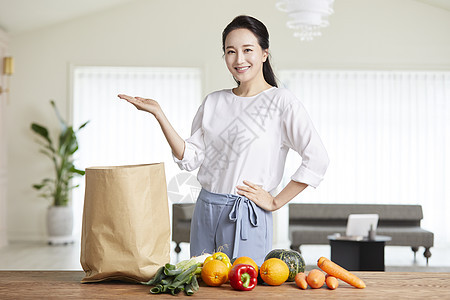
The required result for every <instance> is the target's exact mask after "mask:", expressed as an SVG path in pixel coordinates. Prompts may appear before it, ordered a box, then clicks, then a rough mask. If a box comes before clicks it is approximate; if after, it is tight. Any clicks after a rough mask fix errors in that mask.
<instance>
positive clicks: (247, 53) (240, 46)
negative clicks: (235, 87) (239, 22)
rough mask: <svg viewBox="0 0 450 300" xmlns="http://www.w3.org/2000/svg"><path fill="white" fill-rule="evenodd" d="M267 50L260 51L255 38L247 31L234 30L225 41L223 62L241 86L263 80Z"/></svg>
mask: <svg viewBox="0 0 450 300" xmlns="http://www.w3.org/2000/svg"><path fill="white" fill-rule="evenodd" d="M267 56H268V50H267V49H265V50H264V49H262V48H261V46H260V45H259V43H258V39H257V38H256V36H255V35H254V34H253V33H252V32H251V31H250V30H248V29H244V28H241V29H235V30H233V31H231V32H230V33H229V34H228V35H227V37H226V39H225V62H226V64H227V68H228V70H229V71H230V73H231V74H232V75H233V77H234V78H235V79H236V80H237V81H239V82H240V83H241V84H243V83H244V84H245V83H250V82H252V81H253V80H255V79H256V80H260V79H263V80H264V76H263V71H262V67H263V63H264V62H265V61H266V59H267Z"/></svg>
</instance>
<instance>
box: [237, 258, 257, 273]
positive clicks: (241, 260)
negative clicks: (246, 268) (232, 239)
mask: <svg viewBox="0 0 450 300" xmlns="http://www.w3.org/2000/svg"><path fill="white" fill-rule="evenodd" d="M238 264H246V265H251V266H252V267H253V268H255V270H256V272H257V273H258V265H257V264H256V263H255V261H254V260H253V259H251V258H250V257H248V256H241V257H238V258H236V260H235V261H234V263H233V266H232V267H234V266H235V265H238Z"/></svg>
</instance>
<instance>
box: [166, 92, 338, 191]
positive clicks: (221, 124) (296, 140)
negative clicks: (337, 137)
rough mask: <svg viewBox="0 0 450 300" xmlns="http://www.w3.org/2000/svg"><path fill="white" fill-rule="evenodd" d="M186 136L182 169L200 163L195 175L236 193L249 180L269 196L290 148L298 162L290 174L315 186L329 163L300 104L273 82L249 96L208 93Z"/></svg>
mask: <svg viewBox="0 0 450 300" xmlns="http://www.w3.org/2000/svg"><path fill="white" fill-rule="evenodd" d="M191 134H192V135H191V137H190V138H188V139H187V140H185V150H184V155H183V158H182V159H181V160H179V159H177V158H176V157H174V161H175V162H176V163H177V164H178V165H179V167H180V168H181V169H182V170H187V171H192V170H195V169H197V168H198V167H200V169H199V171H198V175H197V179H198V181H199V182H200V184H201V186H202V187H203V188H204V189H206V190H207V191H210V192H213V193H224V194H237V189H236V186H237V185H244V184H243V180H248V181H250V182H253V183H255V184H258V185H261V186H262V188H263V189H265V190H266V191H269V192H270V193H271V194H272V195H273V192H274V190H275V188H276V187H277V186H278V184H279V183H280V181H281V179H282V177H283V171H284V164H285V161H286V155H287V153H288V151H289V149H293V150H295V151H296V152H298V153H299V154H300V156H301V158H302V163H301V165H300V166H299V168H298V169H297V171H296V172H295V173H294V174H293V175H292V176H291V179H292V180H294V181H297V182H303V183H306V184H308V185H310V186H312V187H317V186H318V185H319V183H320V182H321V181H322V179H323V176H324V174H325V171H326V169H327V167H328V164H329V159H328V155H327V152H326V150H325V147H324V146H323V144H322V141H321V139H320V137H319V135H318V134H317V132H316V130H315V128H314V126H313V123H312V121H311V119H310V118H309V116H308V113H307V112H306V110H305V108H304V107H303V105H302V103H301V102H300V101H299V100H298V99H297V98H296V97H295V96H294V95H293V94H292V93H291V92H290V91H288V90H287V89H284V88H276V87H272V88H270V89H268V90H265V91H263V92H261V93H259V94H257V95H255V96H253V97H240V96H236V95H235V94H234V93H233V91H232V90H231V89H226V90H221V91H216V92H213V93H211V94H209V95H208V96H207V97H206V98H205V100H204V101H203V103H202V104H201V105H200V107H199V109H198V111H197V114H196V115H195V117H194V121H193V123H192V131H191Z"/></svg>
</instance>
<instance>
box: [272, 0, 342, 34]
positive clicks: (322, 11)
mask: <svg viewBox="0 0 450 300" xmlns="http://www.w3.org/2000/svg"><path fill="white" fill-rule="evenodd" d="M333 2H334V0H280V1H278V2H277V3H276V7H277V8H278V9H279V10H280V11H283V12H286V13H287V14H288V17H289V20H288V21H287V22H286V26H287V27H288V28H290V29H294V30H295V32H294V36H295V37H298V38H300V40H301V41H311V40H313V39H314V38H315V37H317V36H321V35H322V33H321V32H320V30H321V29H322V28H324V27H327V26H328V25H329V22H328V17H329V16H330V15H331V14H333V12H334V11H333Z"/></svg>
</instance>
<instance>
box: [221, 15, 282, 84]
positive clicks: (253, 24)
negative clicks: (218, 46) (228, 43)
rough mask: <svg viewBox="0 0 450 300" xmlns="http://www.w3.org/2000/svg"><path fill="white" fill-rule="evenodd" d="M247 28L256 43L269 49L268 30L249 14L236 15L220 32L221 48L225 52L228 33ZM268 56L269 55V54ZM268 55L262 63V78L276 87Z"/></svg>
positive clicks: (264, 48)
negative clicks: (256, 40)
mask: <svg viewBox="0 0 450 300" xmlns="http://www.w3.org/2000/svg"><path fill="white" fill-rule="evenodd" d="M241 28H244V29H248V30H250V31H251V32H252V33H253V34H254V35H255V36H256V38H257V39H258V43H259V45H260V46H261V48H262V49H263V50H266V49H269V32H268V31H267V28H266V26H265V25H264V24H263V23H262V22H261V21H259V20H257V19H255V18H253V17H250V16H245V15H241V16H237V17H236V18H234V19H233V21H231V23H230V24H228V25H227V27H225V29H224V30H223V32H222V50H223V52H225V39H226V38H227V36H228V34H229V33H230V32H231V31H233V30H235V29H241ZM269 56H270V55H269ZM269 56H268V57H267V59H266V61H265V62H264V63H263V76H264V80H265V81H266V82H267V83H268V84H270V85H271V86H275V87H278V84H277V81H276V78H275V74H274V72H273V70H272V66H271V65H270V62H269ZM235 81H236V82H237V83H238V84H240V82H239V81H237V80H236V79H235Z"/></svg>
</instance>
